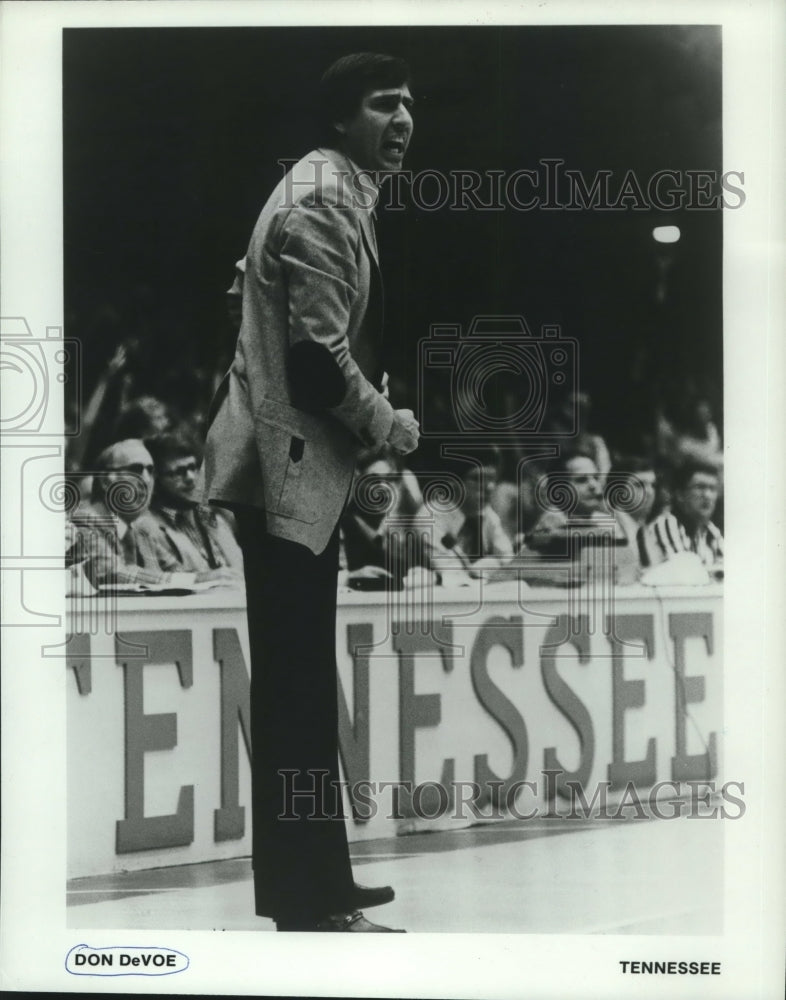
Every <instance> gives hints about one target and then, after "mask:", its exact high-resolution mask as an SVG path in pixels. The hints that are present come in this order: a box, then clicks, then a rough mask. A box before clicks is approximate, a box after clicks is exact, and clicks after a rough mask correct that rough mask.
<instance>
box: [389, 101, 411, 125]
mask: <svg viewBox="0 0 786 1000" xmlns="http://www.w3.org/2000/svg"><path fill="white" fill-rule="evenodd" d="M393 123H394V124H395V125H398V126H399V127H400V128H409V129H411V128H412V125H413V122H412V115H411V114H410V113H409V109H408V108H407V106H406V104H404V102H403V101H400V102H399V105H398V107H397V108H396V110H395V113H394V115H393Z"/></svg>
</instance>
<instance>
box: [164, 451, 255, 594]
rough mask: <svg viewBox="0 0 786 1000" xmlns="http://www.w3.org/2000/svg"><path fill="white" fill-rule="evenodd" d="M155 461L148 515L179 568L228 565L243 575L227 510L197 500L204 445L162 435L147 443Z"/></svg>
mask: <svg viewBox="0 0 786 1000" xmlns="http://www.w3.org/2000/svg"><path fill="white" fill-rule="evenodd" d="M145 444H146V446H147V449H148V451H149V452H150V454H151V456H152V458H153V463H154V465H155V477H156V478H155V488H154V490H153V499H152V502H151V504H150V512H149V515H148V517H149V518H150V520H151V521H152V522H153V523H154V524H156V525H157V526H158V529H159V531H160V533H161V536H162V538H163V540H164V542H165V545H166V547H167V548H168V549H169V551H170V553H171V555H172V556H173V557H174V559H175V561H176V563H177V565H178V567H179V568H180V569H183V570H186V571H191V570H193V571H196V572H200V571H204V570H210V569H219V568H221V567H227V568H228V569H230V570H234V571H235V572H236V574H237V576H238V582H239V581H240V579H241V578H242V574H243V556H242V553H241V551H240V546H239V545H238V543H237V542H236V540H235V536H234V533H233V530H232V527H231V525H230V522H229V520H228V517H227V515H226V514H225V512H224V511H222V510H221V509H220V508H217V507H205V506H202V505H200V504H199V503H198V502H197V500H196V491H197V476H198V473H199V465H200V457H201V456H200V454H199V448H198V447H197V445H196V443H195V442H193V441H192V440H191V439H190V438H189V437H188V436H187V435H186V434H184V433H177V434H161V435H158V436H157V437H153V438H149V439H148V440H147V441H146V442H145Z"/></svg>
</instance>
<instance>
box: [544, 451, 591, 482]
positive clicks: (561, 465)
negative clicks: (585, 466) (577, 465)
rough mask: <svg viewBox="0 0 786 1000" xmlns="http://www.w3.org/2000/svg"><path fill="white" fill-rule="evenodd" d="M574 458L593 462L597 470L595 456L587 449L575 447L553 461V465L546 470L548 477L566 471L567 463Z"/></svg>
mask: <svg viewBox="0 0 786 1000" xmlns="http://www.w3.org/2000/svg"><path fill="white" fill-rule="evenodd" d="M574 458H588V459H590V461H592V462H594V464H595V468H596V469H597V467H598V463H597V462H596V460H595V456H594V455H593V454H592V452H591V451H590V450H589V448H582V447H580V446H576V447H573V448H569V449H568V450H567V451H565V452H563V453H562V454H561V455H559V456H558V457H557V458H555V459H554V461H553V463H551V466H550V468H549V470H548V474H549V475H550V476H559V475H560V474H563V473H565V472H567V471H568V463H569V462H572V461H573V459H574Z"/></svg>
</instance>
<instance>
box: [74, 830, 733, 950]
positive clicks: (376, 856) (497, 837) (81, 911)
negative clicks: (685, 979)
mask: <svg viewBox="0 0 786 1000" xmlns="http://www.w3.org/2000/svg"><path fill="white" fill-rule="evenodd" d="M723 825H724V824H723V823H722V822H721V821H719V820H718V819H710V818H698V819H697V818H688V817H678V818H675V819H670V820H659V819H624V820H623V819H612V820H609V819H606V820H600V819H560V818H556V817H554V818H547V817H541V818H538V819H535V820H525V821H522V820H507V821H500V822H495V823H493V824H489V825H481V826H474V827H470V828H467V829H463V830H451V831H443V832H435V833H419V834H411V835H409V836H402V837H396V838H393V839H388V840H373V841H363V842H358V843H354V844H351V845H350V851H351V854H352V861H353V867H354V871H355V878H356V880H357V881H358V882H360V883H362V884H363V885H370V886H373V885H388V884H389V885H392V886H393V887H394V888H395V890H396V899H395V900H394V901H393V902H392V903H388V904H387V905H385V906H382V907H378V908H375V909H373V910H370V911H369V912H368V914H367V915H368V917H369V918H370V919H371V920H373V921H375V922H378V923H383V924H386V925H387V926H390V927H403V928H405V929H406V930H407V931H408V932H410V933H417V932H426V933H428V932H462V933H482V932H489V933H536V934H546V933H555V934H593V933H595V934H678V935H683V934H718V933H721V932H722V930H723V928H722V914H723ZM67 899H68V926H69V927H72V928H132V929H147V928H160V929H178V930H259V931H273V930H274V929H275V928H274V925H273V923H272V921H270V920H267V919H264V918H261V917H256V916H255V915H254V913H253V888H252V875H251V861H250V859H249V858H238V859H233V860H229V861H218V862H208V863H204V864H195V865H185V866H180V867H170V868H158V869H152V870H147V871H137V872H126V873H120V874H114V875H108V876H94V877H90V878H82V879H74V880H72V881H71V882H70V883H69V884H68V887H67Z"/></svg>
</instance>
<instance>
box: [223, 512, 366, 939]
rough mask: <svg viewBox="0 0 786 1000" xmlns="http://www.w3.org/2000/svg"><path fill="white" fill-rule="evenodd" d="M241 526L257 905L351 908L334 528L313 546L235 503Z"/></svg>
mask: <svg viewBox="0 0 786 1000" xmlns="http://www.w3.org/2000/svg"><path fill="white" fill-rule="evenodd" d="M238 526H239V530H240V541H241V546H242V549H243V559H244V567H245V575H246V597H247V606H248V622H249V639H250V646H251V741H252V754H253V768H252V775H253V778H252V823H253V863H254V888H255V899H256V912H257V913H258V914H260V915H263V916H270V917H273V918H275V919H277V920H281V921H283V922H293V921H294V922H295V923H296V922H297V921H299V920H306V921H308V920H315V919H319V918H321V917H323V916H325V915H327V914H329V913H335V912H338V911H344V910H351V909H352V908H353V888H354V883H353V879H352V869H351V865H350V860H349V849H348V846H347V836H346V828H345V824H344V819H343V812H342V806H341V796H340V793H339V792H338V780H339V772H338V704H337V676H336V655H335V622H336V574H337V568H338V530H336V532H334V534H333V537H332V538H331V540H330V542H329V544H328V546H327V549H326V550H325V551H324V552H323V553H321V554H320V555H319V556H315V555H314V554H313V553H312V552H311V551H310V550H308V549H307V548H306V547H305V546H302V545H298V544H296V543H294V542H289V541H286V540H284V539H280V538H274V537H272V536H271V535H268V534H267V532H266V531H265V519H264V514H263V513H261V512H253V511H244V512H242V513H240V514H239V515H238ZM292 791H294V792H295V793H296V794H295V795H292V794H291V792H292ZM297 793H305V794H297ZM309 817H312V818H309Z"/></svg>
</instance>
